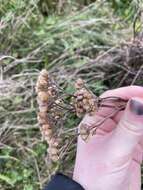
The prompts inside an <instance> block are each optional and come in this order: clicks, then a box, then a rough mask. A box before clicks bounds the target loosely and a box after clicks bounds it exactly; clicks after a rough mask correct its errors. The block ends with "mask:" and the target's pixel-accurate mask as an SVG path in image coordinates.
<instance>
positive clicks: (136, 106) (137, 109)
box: [130, 100, 143, 115]
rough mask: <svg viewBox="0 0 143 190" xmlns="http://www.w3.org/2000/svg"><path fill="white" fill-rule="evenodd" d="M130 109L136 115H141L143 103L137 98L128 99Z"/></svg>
mask: <svg viewBox="0 0 143 190" xmlns="http://www.w3.org/2000/svg"><path fill="white" fill-rule="evenodd" d="M130 110H131V111H132V112H133V113H135V114H136V115H143V104H142V103H141V102H139V101H137V100H130Z"/></svg>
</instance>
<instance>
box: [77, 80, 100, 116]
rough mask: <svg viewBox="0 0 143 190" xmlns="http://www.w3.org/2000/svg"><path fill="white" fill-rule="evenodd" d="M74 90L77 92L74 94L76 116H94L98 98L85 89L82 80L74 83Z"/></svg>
mask: <svg viewBox="0 0 143 190" xmlns="http://www.w3.org/2000/svg"><path fill="white" fill-rule="evenodd" d="M75 89H76V90H77V91H76V92H75V94H74V97H75V109H76V113H77V116H78V117H81V116H83V115H84V114H85V113H89V114H91V115H92V114H94V113H95V112H96V111H97V107H98V105H97V101H98V98H97V97H96V96H95V95H94V94H93V93H92V92H90V91H89V90H88V89H87V88H86V86H85V84H84V81H83V80H82V79H78V80H77V81H76V82H75Z"/></svg>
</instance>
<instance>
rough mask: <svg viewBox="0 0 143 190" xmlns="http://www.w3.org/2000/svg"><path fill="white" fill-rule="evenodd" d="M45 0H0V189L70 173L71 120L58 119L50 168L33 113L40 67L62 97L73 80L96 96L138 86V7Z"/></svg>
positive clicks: (141, 45)
mask: <svg viewBox="0 0 143 190" xmlns="http://www.w3.org/2000/svg"><path fill="white" fill-rule="evenodd" d="M52 2H54V3H51V1H46V0H45V1H42V0H41V1H39V0H23V1H21V0H0V4H1V6H0V18H1V20H0V44H1V45H0V63H1V64H0V113H1V114H0V121H1V122H0V189H1V190H20V189H23V190H34V189H42V187H43V185H44V184H45V182H47V180H48V179H49V178H50V176H51V175H52V174H53V173H54V172H55V171H56V170H57V168H58V169H59V170H61V171H64V172H65V173H66V174H68V175H71V174H72V171H73V163H74V159H75V148H76V136H75V130H76V126H77V125H78V123H79V119H78V118H76V117H75V116H74V114H72V113H70V112H66V113H65V114H64V117H63V125H61V127H60V129H59V133H61V134H62V138H63V141H64V146H62V148H61V150H60V152H61V158H62V159H61V161H60V163H58V164H53V163H51V161H50V160H49V159H47V155H46V153H47V145H46V142H45V141H44V142H43V141H42V139H41V134H40V130H39V126H38V123H37V115H36V112H37V111H38V105H37V103H36V92H35V85H36V80H37V77H38V75H39V71H41V69H43V68H46V69H47V70H48V71H49V74H50V75H51V76H52V77H53V78H54V80H56V81H57V85H58V86H59V87H60V88H62V89H63V92H64V93H66V94H71V93H73V92H74V81H75V79H77V78H80V77H81V78H83V79H84V80H85V81H86V83H87V86H88V88H89V89H90V90H92V91H93V92H94V94H96V95H97V96H98V95H99V94H101V93H102V92H103V91H105V90H107V89H112V88H116V87H120V86H125V85H132V84H138V85H142V81H143V75H142V72H143V71H142V69H143V64H142V63H143V57H142V55H143V41H142V33H141V31H142V1H137V0H136V1H135V0H133V1H128V2H126V1H125V2H126V3H125V2H124V1H118V3H116V1H82V0H81V1H80V0H79V1H78V2H79V3H78V2H77V1H68V3H67V1H60V0H59V1H58V0H57V1H52ZM123 5H124V6H123ZM63 7H64V8H63ZM63 92H62V93H63ZM66 100H67V101H68V97H67V99H66ZM65 121H66V122H65ZM63 163H64V164H63Z"/></svg>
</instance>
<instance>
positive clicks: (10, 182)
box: [0, 174, 14, 187]
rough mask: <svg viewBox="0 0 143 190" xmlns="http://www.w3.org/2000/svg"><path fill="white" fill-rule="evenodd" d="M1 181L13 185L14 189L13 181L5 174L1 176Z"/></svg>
mask: <svg viewBox="0 0 143 190" xmlns="http://www.w3.org/2000/svg"><path fill="white" fill-rule="evenodd" d="M0 180H2V181H4V182H6V183H7V184H9V185H11V186H12V187H13V186H14V183H13V180H12V179H11V178H9V177H7V176H5V175H3V174H0Z"/></svg>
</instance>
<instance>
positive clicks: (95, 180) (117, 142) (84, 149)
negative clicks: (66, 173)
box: [73, 86, 143, 190]
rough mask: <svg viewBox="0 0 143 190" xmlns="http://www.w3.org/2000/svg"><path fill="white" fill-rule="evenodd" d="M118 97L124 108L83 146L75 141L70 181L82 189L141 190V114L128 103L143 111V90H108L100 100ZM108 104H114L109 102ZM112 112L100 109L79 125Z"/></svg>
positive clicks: (81, 141) (99, 118)
mask: <svg viewBox="0 0 143 190" xmlns="http://www.w3.org/2000/svg"><path fill="white" fill-rule="evenodd" d="M108 96H117V97H121V98H123V99H126V100H127V101H128V103H127V106H126V109H125V110H124V111H120V112H118V113H117V114H116V115H115V116H114V117H112V118H109V119H107V120H106V122H104V124H102V125H101V126H100V127H99V128H98V129H97V131H96V135H94V136H92V137H91V138H90V140H89V141H88V142H87V143H86V142H84V141H83V140H82V139H81V137H80V136H79V138H78V145H77V156H76V163H75V169H74V175H73V179H74V180H76V181H77V182H78V183H80V184H81V185H82V186H83V188H84V189H85V190H112V189H113V190H140V189H141V162H142V156H143V114H142V115H141V114H140V115H139V114H137V113H136V112H135V111H134V110H133V108H132V109H131V103H132V102H135V103H136V102H137V106H136V107H137V108H136V109H138V105H139V107H140V108H143V87H139V86H130V87H123V88H119V89H115V90H110V91H107V92H105V93H104V94H102V95H101V97H108ZM111 104H113V103H112V102H111ZM113 111H114V110H113V108H100V109H99V111H98V112H97V113H96V114H95V115H94V116H89V115H86V116H85V118H84V119H83V121H82V123H85V124H87V125H88V126H89V128H90V127H92V126H93V125H94V124H95V123H96V122H97V121H98V120H101V119H103V118H105V117H107V115H109V114H110V113H112V112H113Z"/></svg>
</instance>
